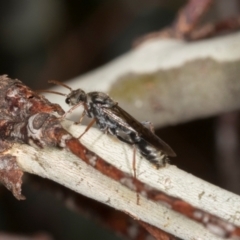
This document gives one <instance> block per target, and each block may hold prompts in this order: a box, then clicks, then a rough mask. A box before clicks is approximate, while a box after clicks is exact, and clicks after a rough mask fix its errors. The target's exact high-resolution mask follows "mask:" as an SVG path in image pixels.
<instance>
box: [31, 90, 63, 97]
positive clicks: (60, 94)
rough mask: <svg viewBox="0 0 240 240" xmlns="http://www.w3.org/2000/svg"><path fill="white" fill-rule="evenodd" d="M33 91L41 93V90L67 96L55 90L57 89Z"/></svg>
mask: <svg viewBox="0 0 240 240" xmlns="http://www.w3.org/2000/svg"><path fill="white" fill-rule="evenodd" d="M35 92H38V93H41V92H45V93H53V94H57V95H61V96H64V97H66V96H67V94H64V93H60V92H57V91H52V90H36V91H35Z"/></svg>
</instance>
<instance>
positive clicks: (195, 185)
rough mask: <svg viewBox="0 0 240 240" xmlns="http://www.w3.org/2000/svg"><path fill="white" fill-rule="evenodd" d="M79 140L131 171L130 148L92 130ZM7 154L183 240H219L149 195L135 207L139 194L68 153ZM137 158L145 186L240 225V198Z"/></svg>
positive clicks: (22, 148)
mask: <svg viewBox="0 0 240 240" xmlns="http://www.w3.org/2000/svg"><path fill="white" fill-rule="evenodd" d="M64 126H65V128H67V129H68V130H69V131H70V132H72V133H74V134H76V135H79V134H80V133H81V132H82V131H84V129H85V127H84V126H77V125H73V124H72V123H71V122H65V123H64ZM81 141H82V143H83V144H84V145H86V146H87V147H88V148H89V149H90V150H92V151H94V152H95V153H97V154H98V155H99V156H100V157H102V158H104V159H105V160H106V161H109V162H110V163H111V164H113V165H115V166H117V167H118V168H119V169H121V170H122V171H125V172H130V173H131V172H132V168H131V160H132V148H130V147H128V146H126V144H122V143H120V142H119V141H114V140H113V139H112V138H110V137H109V136H106V135H104V134H103V133H101V132H100V131H98V130H96V129H93V128H92V129H90V130H89V131H88V132H87V133H86V134H85V135H84V136H83V137H82V139H81ZM8 153H9V154H13V155H15V156H17V161H18V163H19V165H20V167H21V168H22V169H23V170H24V171H26V172H29V173H33V174H37V175H39V176H42V177H44V178H49V179H51V180H53V181H56V182H58V183H60V184H62V185H64V186H66V187H68V188H70V189H72V190H74V191H76V192H78V193H81V194H83V195H85V196H88V197H90V198H93V199H96V200H97V201H100V202H102V203H104V204H107V205H110V206H112V207H114V208H117V209H119V210H122V211H125V212H127V213H128V214H130V215H132V216H134V217H135V218H136V219H139V220H141V221H144V222H147V223H148V224H151V225H153V226H156V227H159V228H161V229H164V230H165V231H167V232H169V233H172V234H173V235H176V236H178V237H180V238H182V239H193V238H194V237H196V236H201V238H202V239H221V238H219V237H216V236H214V235H212V234H211V233H210V232H209V231H208V230H207V229H206V228H204V227H202V226H201V225H199V224H197V223H196V222H193V221H192V220H189V219H187V218H186V217H184V216H182V215H180V214H178V213H176V212H174V211H172V210H170V209H169V208H167V207H165V206H164V205H162V204H159V203H156V202H153V201H150V200H148V199H146V198H145V197H142V196H140V205H137V201H136V192H135V191H131V190H129V189H128V188H126V187H124V186H123V185H122V184H121V183H119V182H117V181H114V180H112V179H110V178H108V177H106V176H104V175H103V174H101V173H100V172H99V171H96V170H95V169H93V168H92V167H90V166H89V165H86V164H85V163H84V162H82V161H80V160H79V158H77V157H76V156H74V155H72V154H71V153H69V152H68V151H66V150H56V149H39V150H38V149H36V148H32V147H29V146H27V145H20V144H14V146H13V148H12V149H10V150H9V151H8ZM136 160H137V177H138V178H139V179H140V180H141V181H142V182H145V183H147V184H148V185H150V186H153V187H154V188H156V189H159V190H161V191H164V192H166V193H168V194H171V195H172V196H176V197H179V198H181V199H184V200H185V201H187V202H189V203H191V204H192V205H194V206H195V207H197V208H199V209H203V210H206V211H208V212H210V213H212V214H214V215H216V216H219V217H221V218H223V219H225V220H227V221H229V222H231V223H234V224H236V225H240V216H239V211H238V210H239V208H240V204H239V202H240V197H239V196H236V195H235V194H232V193H230V192H227V191H225V190H223V189H220V188H218V187H216V186H213V185H211V184H209V183H206V182H204V181H203V180H200V179H198V178H196V177H194V176H192V175H190V174H188V173H185V172H183V171H181V170H179V169H177V168H176V167H175V166H171V165H169V166H168V167H166V168H163V169H160V170H155V169H154V168H153V167H152V165H151V164H149V163H148V162H147V161H146V160H144V159H141V158H140V157H139V155H138V154H137V159H136ZM93 161H94V160H93ZM153 209H154V211H153ZM196 214H198V212H196ZM189 229H191V231H189Z"/></svg>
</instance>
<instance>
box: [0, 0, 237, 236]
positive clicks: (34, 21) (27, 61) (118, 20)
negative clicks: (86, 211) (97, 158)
mask: <svg viewBox="0 0 240 240" xmlns="http://www.w3.org/2000/svg"><path fill="white" fill-rule="evenodd" d="M185 2H186V1H181V0H178V1H176V0H175V1H174V0H171V1H166V0H165V1H164V0H130V1H129V0H114V1H110V0H82V1H81V0H79V1H77V0H72V1H68V0H35V1H32V0H8V1H0V74H8V75H9V76H10V77H11V78H18V79H20V80H22V81H23V82H24V83H25V84H27V85H29V86H30V87H32V88H33V89H43V88H47V81H48V80H49V79H56V80H59V81H65V80H69V79H70V78H73V77H76V76H78V75H80V74H83V73H85V72H88V71H90V70H92V69H94V68H96V67H99V66H101V65H103V64H104V63H106V62H108V61H110V60H112V59H113V58H115V57H117V56H119V55H121V54H123V53H124V52H127V51H128V50H130V49H131V47H132V43H133V41H134V40H136V39H137V38H138V37H141V36H142V35H144V34H146V33H149V32H151V31H156V30H159V29H162V28H163V27H165V26H167V25H169V24H170V23H171V22H172V21H173V19H174V18H175V16H176V13H177V11H178V9H179V7H181V6H182V5H183V4H184V3H185ZM99 81H104V79H99ZM234 114H235V113H234ZM233 116H238V115H233ZM227 119H228V118H227ZM236 119H238V117H236ZM149 120H150V119H149ZM237 122H238V121H237V120H236V124H237ZM221 124H223V121H222V120H221V118H209V119H206V120H201V121H200V120H199V121H194V122H191V123H187V124H182V125H179V126H175V127H171V128H170V127H169V128H165V129H161V130H159V131H157V133H159V134H160V135H161V137H162V138H163V139H164V140H165V141H166V142H167V143H169V144H170V145H171V147H172V148H173V149H174V150H175V152H176V153H177V155H178V158H177V159H174V160H173V162H174V164H176V165H177V166H178V167H180V168H182V169H184V170H186V171H189V172H191V173H192V174H194V175H196V176H199V177H201V178H203V179H206V180H207V181H210V182H212V183H214V184H217V185H220V186H225V187H227V186H226V184H225V185H224V182H225V179H223V178H222V177H221V174H220V173H219V170H218V164H217V162H218V161H217V157H216V156H217V151H216V146H215V145H216V144H215V142H216V136H217V131H218V128H219V127H221ZM224 124H225V123H224ZM237 127H238V124H237ZM229 189H230V190H233V191H235V192H239V189H237V188H233V189H231V187H229ZM23 193H24V195H25V196H26V197H27V200H26V201H21V202H18V201H17V200H16V199H14V198H13V196H12V194H11V193H10V192H8V191H7V190H5V189H4V188H2V187H1V188H0V231H6V232H11V233H17V234H20V233H21V234H33V233H36V232H39V231H44V232H47V233H49V234H50V235H52V236H53V237H54V238H55V239H59V240H65V239H69V240H75V239H96V238H98V239H99V238H100V239H106V240H107V239H119V238H117V237H116V236H115V235H114V234H113V233H111V232H108V231H107V230H105V229H104V228H101V226H99V225H97V224H95V223H94V222H93V221H91V219H88V218H86V217H81V216H79V215H78V214H77V213H74V212H72V211H71V210H68V209H66V208H65V206H64V204H63V202H62V201H60V200H59V198H56V196H55V195H54V194H52V193H51V191H48V190H47V188H46V189H44V188H43V187H42V188H40V189H38V188H37V187H36V185H34V184H31V181H27V179H26V181H25V184H24V187H23ZM86 204H87V202H86Z"/></svg>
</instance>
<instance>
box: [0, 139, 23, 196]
mask: <svg viewBox="0 0 240 240" xmlns="http://www.w3.org/2000/svg"><path fill="white" fill-rule="evenodd" d="M0 145H1V142H0ZM22 176H23V171H22V170H21V169H20V168H19V166H18V164H17V160H16V157H15V156H12V155H10V154H4V153H0V182H1V183H2V184H3V185H4V186H5V187H6V188H7V189H8V190H10V191H11V192H12V193H13V195H14V196H15V197H16V198H17V199H18V200H24V199H25V197H24V196H23V195H22V194H21V191H22Z"/></svg>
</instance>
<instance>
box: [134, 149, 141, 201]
mask: <svg viewBox="0 0 240 240" xmlns="http://www.w3.org/2000/svg"><path fill="white" fill-rule="evenodd" d="M136 150H137V148H136V146H135V145H133V162H132V168H133V178H134V182H135V183H136V180H137V174H136ZM136 194H137V205H139V201H140V196H139V189H138V186H137V183H136Z"/></svg>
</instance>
